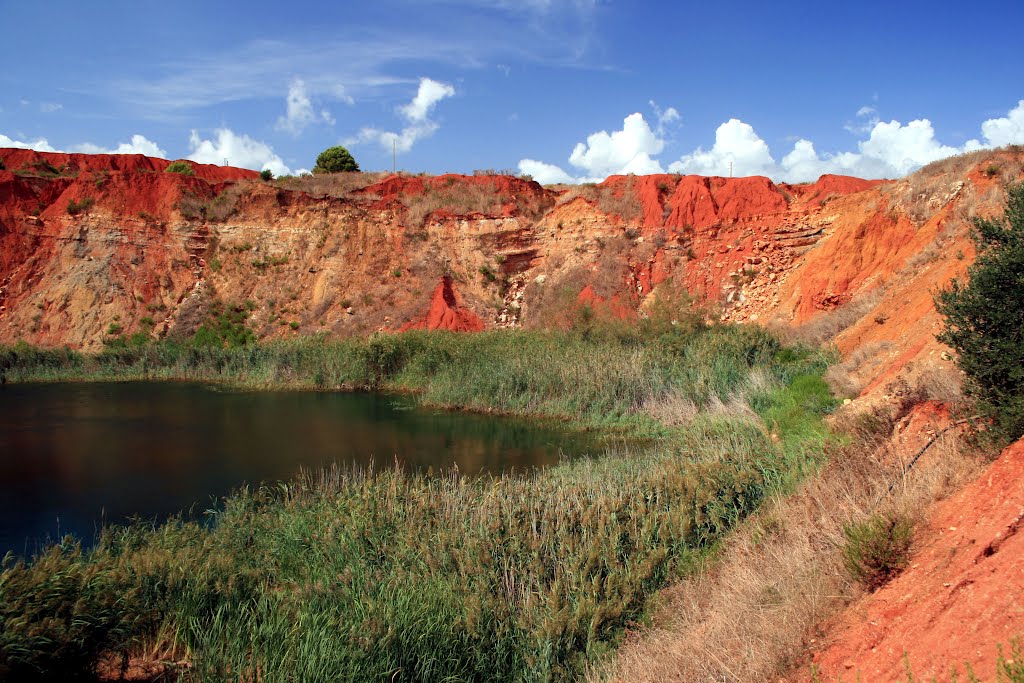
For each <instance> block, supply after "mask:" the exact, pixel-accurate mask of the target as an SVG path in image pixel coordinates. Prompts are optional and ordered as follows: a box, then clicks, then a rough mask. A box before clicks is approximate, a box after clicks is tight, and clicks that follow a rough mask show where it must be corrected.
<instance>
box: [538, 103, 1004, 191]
mask: <svg viewBox="0 0 1024 683" xmlns="http://www.w3.org/2000/svg"><path fill="white" fill-rule="evenodd" d="M651 105H652V107H654V108H655V113H656V114H658V116H659V119H664V117H665V115H666V114H667V113H668V111H669V110H666V111H665V112H660V110H658V109H657V105H655V104H654V103H653V102H651ZM677 114H678V112H677ZM857 117H858V118H859V119H867V121H866V122H865V123H864V124H860V126H859V127H858V128H856V129H855V132H858V131H859V132H861V133H862V134H865V135H867V137H866V138H865V139H862V140H860V141H859V142H858V143H857V149H856V150H855V151H844V152H837V153H834V154H827V153H826V154H822V153H819V152H818V151H817V149H815V146H814V143H813V142H811V141H810V140H806V139H803V138H801V139H798V140H797V141H796V142H795V143H794V144H793V147H792V149H791V150H790V151H789V152H787V153H786V154H785V155H784V156H783V157H782V161H781V162H776V161H775V159H774V157H773V156H772V154H771V150H770V149H769V147H768V144H767V143H766V142H765V141H764V140H763V139H761V137H760V136H759V135H758V134H757V132H756V131H755V130H754V128H753V126H751V125H750V124H749V123H745V122H744V121H741V120H740V119H735V118H734V119H729V120H728V121H726V122H725V123H723V124H722V125H720V126H719V127H718V129H717V130H716V131H715V143H714V145H713V146H712V147H711V148H710V149H707V150H706V149H704V148H703V147H698V148H697V149H695V150H694V151H692V152H690V153H689V154H684V155H683V156H682V157H680V158H679V159H678V160H677V161H674V162H672V163H671V164H669V167H668V170H669V171H670V172H673V173H694V174H699V175H727V174H728V173H729V163H730V162H732V164H733V169H732V171H733V175H736V176H750V175H765V176H768V177H770V178H772V179H773V180H775V181H786V182H807V181H813V180H816V179H817V178H818V177H819V176H821V175H823V174H826V173H836V174H842V175H853V176H859V177H861V178H898V177H901V176H904V175H907V174H908V173H911V172H913V171H915V170H916V169H918V168H920V167H921V166H924V165H925V164H928V163H931V162H933V161H936V160H938V159H943V158H946V157H949V156H952V155H955V154H961V153H963V152H971V151H974V150H978V149H987V148H991V147H1002V146H1005V145H1010V144H1024V100H1020V101H1019V102H1018V103H1017V106H1016V107H1014V108H1013V109H1011V110H1010V111H1009V112H1008V113H1007V115H1006V116H1004V117H1000V118H994V119H989V120H987V121H985V122H984V123H982V124H981V137H982V138H983V140H982V141H979V140H969V141H967V142H966V143H964V144H963V145H961V146H960V147H953V146H950V145H945V144H943V143H941V142H940V141H939V140H938V139H937V138H936V136H935V129H934V128H933V127H932V124H931V121H929V120H928V119H924V118H922V119H917V120H914V121H911V122H909V123H907V124H902V123H900V122H899V121H889V122H884V121H880V120H878V118H877V112H876V110H875V109H874V107H861V109H860V110H859V111H858V112H857ZM847 127H848V129H851V128H850V126H849V125H848V126H847ZM663 147H664V140H662V139H661V135H660V131H651V129H650V126H648V125H647V123H646V122H645V121H644V120H643V117H642V116H641V115H640V114H632V115H630V116H628V117H627V118H626V120H625V121H624V123H623V129H622V130H621V131H616V132H615V133H611V134H609V133H607V132H605V131H601V132H598V133H594V134H592V135H590V136H589V137H588V138H587V143H586V144H584V143H579V144H577V145H576V147H575V149H574V150H573V153H572V156H570V158H569V160H570V162H571V163H572V164H573V165H574V166H577V167H579V168H581V169H584V170H585V171H587V172H588V176H589V177H583V178H574V179H573V180H575V181H576V182H583V181H587V180H602V179H604V178H605V177H607V176H608V175H612V174H614V173H630V172H634V173H658V172H660V171H661V164H660V162H659V160H658V159H656V158H655V156H656V155H657V154H659V153H660V152H661V151H662V149H663ZM519 168H520V170H521V171H522V172H523V173H530V174H531V175H533V176H534V177H535V178H538V180H540V179H550V180H541V182H567V180H566V178H570V177H571V176H570V175H569V174H568V173H566V172H565V171H564V170H562V169H561V168H559V167H558V166H554V165H551V164H547V163H545V162H541V161H536V160H534V159H523V160H522V161H521V162H520V163H519Z"/></svg>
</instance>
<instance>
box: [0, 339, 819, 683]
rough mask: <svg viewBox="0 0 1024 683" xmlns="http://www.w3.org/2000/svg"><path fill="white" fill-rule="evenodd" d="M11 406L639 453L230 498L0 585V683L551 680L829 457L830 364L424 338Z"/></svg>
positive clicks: (173, 368) (593, 345)
mask: <svg viewBox="0 0 1024 683" xmlns="http://www.w3.org/2000/svg"><path fill="white" fill-rule="evenodd" d="M0 369H2V371H3V372H4V373H5V374H6V376H7V378H8V381H25V380H31V379H48V380H61V379H111V378H174V379H198V380H219V381H229V382H232V383H237V384H241V385H246V386H255V387H320V388H332V387H337V386H342V387H346V388H351V389H361V388H366V389H389V390H407V391H413V392H416V393H418V394H419V395H420V396H421V397H422V398H423V400H424V401H426V402H429V403H433V404H438V405H446V406H451V407H460V408H471V409H477V410H499V411H507V412H515V413H522V414H533V415H544V416H551V417H562V418H568V419H570V420H573V421H574V422H576V423H578V424H580V425H582V426H590V427H604V428H615V429H618V430H626V431H628V432H630V433H633V434H637V435H644V436H654V437H656V439H655V441H654V442H653V445H652V446H651V447H650V448H648V449H645V450H643V451H641V452H630V453H608V454H606V455H605V456H603V457H600V458H597V459H594V460H589V461H583V462H574V463H568V464H565V465H561V466H558V467H555V468H551V469H548V470H544V471H541V472H537V473H534V474H532V475H530V476H525V477H501V478H480V479H472V480H470V479H463V478H458V477H456V476H454V475H452V476H447V477H437V478H427V477H423V476H418V475H411V474H407V473H402V472H396V471H385V472H377V473H360V472H345V471H334V472H328V473H322V474H320V475H315V476H311V477H308V478H306V479H304V480H300V481H296V482H294V483H291V484H288V485H286V486H280V487H275V488H262V489H260V490H257V491H240V492H238V493H236V494H235V495H233V496H232V497H230V498H229V499H228V500H227V501H226V502H225V504H224V506H223V509H222V510H220V511H219V512H217V513H216V514H215V515H214V517H213V520H212V524H210V525H197V524H195V523H190V522H184V521H173V522H170V523H167V524H165V525H162V526H160V527H159V528H155V529H154V528H148V527H145V526H137V527H131V528H115V529H111V530H108V531H106V532H105V533H104V534H103V537H102V538H101V539H100V541H99V542H98V543H97V544H96V546H95V547H94V548H93V549H92V550H90V551H88V552H87V553H82V552H80V551H79V550H78V546H77V544H75V543H74V542H73V541H68V542H66V543H64V544H62V545H60V546H55V547H52V548H50V549H49V550H48V551H47V552H46V553H44V554H43V555H41V556H39V557H37V558H34V559H33V560H32V561H29V562H25V561H21V560H16V559H15V558H9V559H8V560H6V562H5V566H4V570H3V574H2V576H0V619H2V621H0V652H2V653H3V654H2V658H0V666H6V667H7V668H8V672H7V674H8V675H9V676H10V677H14V676H16V675H19V674H23V675H26V676H37V677H38V676H40V675H41V674H43V673H45V672H47V671H50V672H52V673H53V675H54V676H55V677H59V676H62V675H65V674H66V673H67V672H68V671H73V670H86V671H87V670H90V669H91V668H94V667H95V666H96V664H97V662H98V661H99V660H100V659H103V658H110V657H114V658H116V657H117V656H119V654H120V653H122V652H129V653H132V654H133V655H144V656H146V657H148V658H150V659H165V660H170V661H187V662H188V663H189V667H188V668H187V669H185V670H183V671H182V676H183V677H184V678H185V679H187V680H255V679H259V680H263V681H276V680H308V681H312V680H337V679H339V678H340V679H346V680H382V681H384V680H522V681H527V680H529V681H533V680H562V679H565V678H571V677H574V676H576V675H578V674H579V673H580V672H582V671H583V669H584V667H585V665H586V663H587V662H588V661H592V660H593V659H594V657H596V656H597V655H599V654H601V653H602V652H604V651H606V650H607V649H608V647H609V646H610V645H611V644H613V643H614V642H615V640H616V637H617V635H618V634H619V633H621V630H622V628H623V626H624V625H625V624H626V623H628V622H629V621H630V620H633V619H637V618H639V617H640V616H641V615H642V613H643V610H644V607H645V602H646V599H647V598H648V597H649V596H650V595H651V593H652V592H653V591H654V590H656V589H657V588H658V587H660V586H662V585H663V584H664V583H665V581H666V580H667V579H668V578H669V577H672V576H677V575H678V574H679V573H680V572H682V571H685V569H686V567H687V566H688V565H689V564H690V563H691V562H692V561H693V560H694V558H696V557H698V556H700V555H701V554H702V553H703V552H705V551H706V550H707V549H708V548H709V547H712V546H713V545H714V544H715V543H716V542H717V541H718V540H719V539H720V538H721V537H722V536H723V534H725V533H726V532H727V531H728V530H729V529H730V528H732V527H733V526H734V525H735V524H736V522H737V521H738V520H740V519H742V518H743V517H744V516H746V515H747V514H749V513H750V512H751V511H753V510H754V509H755V508H756V507H757V505H758V503H759V502H760V501H761V500H762V499H763V497H764V496H765V495H766V493H767V492H768V491H771V490H775V489H777V487H778V486H779V485H780V484H782V483H784V482H787V481H790V480H792V478H794V477H795V476H796V474H795V473H797V472H799V470H800V469H801V468H802V467H806V466H808V463H810V462H813V461H815V460H816V459H818V458H820V454H821V449H822V443H823V440H824V439H825V438H826V437H825V430H824V428H823V426H822V425H821V420H820V417H821V415H822V413H824V412H825V411H827V410H828V409H829V408H830V406H831V400H830V399H829V397H828V392H827V390H826V389H825V385H824V383H823V382H822V381H821V379H820V375H821V372H822V370H823V369H824V359H823V358H822V357H821V356H819V355H817V354H810V353H798V352H793V351H791V350H787V349H783V348H781V347H780V345H779V344H778V342H777V341H776V340H775V339H774V338H773V337H772V336H770V335H769V334H767V333H765V332H764V331H762V330H759V329H757V328H752V327H743V328H740V327H724V326H715V327H710V328H705V327H703V326H699V325H698V326H664V327H662V328H661V329H657V330H651V329H646V330H644V329H638V330H636V331H633V332H627V331H623V330H614V329H609V330H605V331H601V330H598V331H594V330H591V331H590V332H589V333H588V334H585V335H581V334H573V333H558V332H494V333H485V334H479V335H452V334H442V333H415V334H405V335H379V336H374V337H371V338H369V339H353V340H346V341H341V342H328V341H326V340H315V339H314V340H305V341H302V342H289V343H279V344H273V345H267V346H255V347H243V348H237V349H214V348H195V347H190V346H185V345H180V346H175V345H170V344H162V345H155V346H144V347H138V348H122V349H110V350H107V351H106V352H104V353H103V354H99V355H97V356H85V355H79V354H75V353H71V352H66V351H42V350H38V349H30V348H26V347H20V348H7V349H3V350H2V351H0Z"/></svg>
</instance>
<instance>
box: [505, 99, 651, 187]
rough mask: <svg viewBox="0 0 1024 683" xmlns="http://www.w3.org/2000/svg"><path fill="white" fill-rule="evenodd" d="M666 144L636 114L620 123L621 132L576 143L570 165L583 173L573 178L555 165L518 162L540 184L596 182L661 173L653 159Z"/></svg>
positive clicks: (607, 133) (527, 161) (640, 116)
mask: <svg viewBox="0 0 1024 683" xmlns="http://www.w3.org/2000/svg"><path fill="white" fill-rule="evenodd" d="M664 148H665V140H664V139H663V138H662V137H661V136H660V135H659V134H658V133H656V132H655V131H653V130H651V127H650V125H648V123H647V121H646V120H644V116H643V114H641V113H639V112H636V113H633V114H630V115H629V116H627V117H626V118H625V119H623V120H622V130H616V131H613V132H611V133H609V132H608V131H605V130H602V131H598V132H596V133H592V134H590V135H588V136H587V140H586V142H579V143H577V144H576V147H575V148H573V151H572V154H570V155H569V163H570V164H572V165H573V166H575V167H576V168H577V169H579V170H580V171H582V173H583V174H582V175H581V176H579V177H574V176H572V175H571V174H569V173H567V172H566V171H565V170H564V169H562V168H561V167H559V166H555V165H554V164H548V163H545V162H542V161H537V160H535V159H523V160H521V161H520V162H519V171H520V172H521V173H528V174H530V175H531V176H533V178H534V179H535V180H536V181H537V182H539V183H541V184H547V183H586V182H599V181H601V180H604V179H605V178H607V177H608V176H610V175H626V174H629V173H635V174H637V175H644V174H649V173H664V172H665V171H664V169H663V168H662V167H661V164H660V163H658V161H657V160H656V159H654V158H653V156H652V155H655V154H660V153H661V151H662V150H663V149H664Z"/></svg>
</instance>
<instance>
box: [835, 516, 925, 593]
mask: <svg viewBox="0 0 1024 683" xmlns="http://www.w3.org/2000/svg"><path fill="white" fill-rule="evenodd" d="M912 532H913V527H912V525H911V524H910V521H909V520H907V519H906V518H905V517H903V516H901V515H898V514H888V515H881V514H876V515H872V516H871V517H869V518H868V519H867V520H865V521H863V522H860V523H855V524H848V525H846V526H845V527H843V535H844V536H845V537H846V545H845V546H844V547H843V560H844V562H845V564H846V568H847V570H849V572H850V574H851V575H852V576H853V578H855V579H857V580H858V581H860V582H861V583H863V584H864V585H865V586H866V587H867V588H868V590H875V589H877V588H880V587H882V586H884V585H885V584H886V583H888V582H889V580H890V579H892V578H893V577H895V576H896V575H897V574H899V573H900V572H901V571H903V569H904V568H905V567H906V566H907V562H908V561H909V560H910V542H911V536H912Z"/></svg>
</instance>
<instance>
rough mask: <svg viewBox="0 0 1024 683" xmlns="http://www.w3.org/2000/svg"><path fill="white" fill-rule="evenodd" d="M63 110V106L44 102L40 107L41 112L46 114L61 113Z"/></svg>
mask: <svg viewBox="0 0 1024 683" xmlns="http://www.w3.org/2000/svg"><path fill="white" fill-rule="evenodd" d="M63 108H64V105H63V104H57V103H56V102H43V103H42V104H40V105H39V111H41V112H43V113H44V114H52V113H53V112H55V111H60V110H61V109H63Z"/></svg>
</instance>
